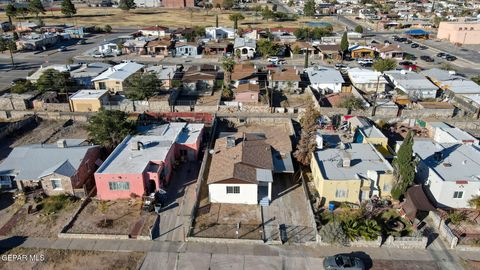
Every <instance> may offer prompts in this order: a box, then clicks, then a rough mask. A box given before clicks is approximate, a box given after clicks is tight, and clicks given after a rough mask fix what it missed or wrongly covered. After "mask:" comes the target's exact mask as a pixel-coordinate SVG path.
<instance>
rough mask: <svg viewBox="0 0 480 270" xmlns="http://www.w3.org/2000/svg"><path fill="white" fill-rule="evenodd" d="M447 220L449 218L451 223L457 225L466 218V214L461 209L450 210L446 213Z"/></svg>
mask: <svg viewBox="0 0 480 270" xmlns="http://www.w3.org/2000/svg"><path fill="white" fill-rule="evenodd" d="M448 220H450V222H451V223H452V224H455V225H458V224H460V223H462V222H463V221H465V220H467V215H466V214H465V212H462V211H452V212H450V213H449V214H448Z"/></svg>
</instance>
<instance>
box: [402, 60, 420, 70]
mask: <svg viewBox="0 0 480 270" xmlns="http://www.w3.org/2000/svg"><path fill="white" fill-rule="evenodd" d="M398 65H399V66H400V67H401V68H402V69H408V70H413V71H416V70H417V69H418V66H417V65H415V64H414V63H412V62H410V61H402V62H400V63H398Z"/></svg>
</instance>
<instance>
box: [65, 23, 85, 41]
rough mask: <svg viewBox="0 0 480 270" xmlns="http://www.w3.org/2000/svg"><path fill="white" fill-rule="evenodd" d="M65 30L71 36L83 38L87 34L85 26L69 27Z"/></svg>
mask: <svg viewBox="0 0 480 270" xmlns="http://www.w3.org/2000/svg"><path fill="white" fill-rule="evenodd" d="M63 31H64V32H65V34H68V35H70V37H71V38H83V37H84V36H85V32H84V29H83V26H75V27H69V28H65V30H63Z"/></svg>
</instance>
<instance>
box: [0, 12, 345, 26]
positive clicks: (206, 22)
mask: <svg viewBox="0 0 480 270" xmlns="http://www.w3.org/2000/svg"><path fill="white" fill-rule="evenodd" d="M217 13H218V15H219V16H218V20H219V25H221V26H228V27H233V22H232V21H230V20H229V19H228V17H229V15H230V14H231V13H234V11H225V10H218V11H216V10H210V11H207V10H203V9H192V11H191V12H190V10H189V9H163V8H148V9H144V8H143V9H141V8H139V9H135V10H132V11H130V12H125V11H122V10H120V9H118V8H78V9H77V15H76V16H75V17H74V18H66V17H64V16H63V15H62V14H61V13H60V12H59V11H53V12H50V11H48V12H47V13H46V14H43V15H41V16H40V17H41V18H42V20H43V22H44V23H46V24H59V23H67V24H74V23H76V24H78V25H98V26H103V25H106V24H109V25H111V26H113V27H142V26H152V25H163V26H167V27H191V26H214V25H215V17H216V16H215V14H217ZM242 14H243V15H244V16H245V18H246V19H245V20H243V21H240V22H239V27H241V28H248V25H251V26H252V27H301V26H304V23H305V22H306V21H314V19H313V18H300V19H299V20H298V21H288V22H272V21H265V20H263V19H262V17H261V16H254V14H253V12H242ZM27 18H28V19H30V20H35V18H34V17H27ZM19 19H20V18H19ZM0 20H2V21H7V17H6V15H5V13H1V14H0ZM315 21H317V20H315ZM322 21H326V22H329V23H332V24H333V25H334V30H339V29H341V26H340V25H339V24H338V23H336V20H335V19H334V18H330V17H328V18H323V19H322Z"/></svg>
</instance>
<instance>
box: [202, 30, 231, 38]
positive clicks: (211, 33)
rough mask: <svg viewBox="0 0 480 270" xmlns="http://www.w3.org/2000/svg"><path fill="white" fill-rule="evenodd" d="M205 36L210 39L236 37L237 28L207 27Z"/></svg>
mask: <svg viewBox="0 0 480 270" xmlns="http://www.w3.org/2000/svg"><path fill="white" fill-rule="evenodd" d="M205 37H207V38H208V39H225V38H226V39H234V38H235V29H233V28H227V27H205Z"/></svg>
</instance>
